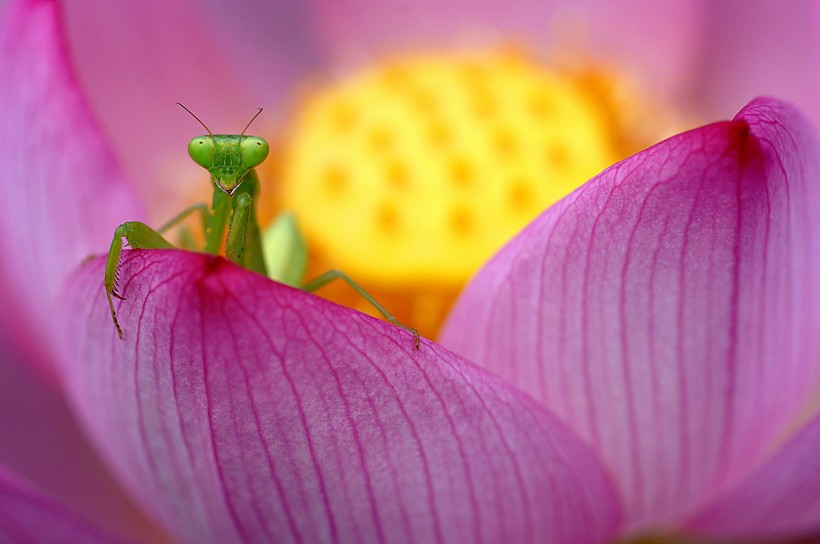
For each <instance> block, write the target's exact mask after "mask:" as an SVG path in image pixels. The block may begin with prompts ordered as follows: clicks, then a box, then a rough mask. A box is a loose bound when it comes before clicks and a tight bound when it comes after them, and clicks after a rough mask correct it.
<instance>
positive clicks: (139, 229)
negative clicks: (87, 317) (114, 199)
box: [103, 221, 174, 338]
mask: <svg viewBox="0 0 820 544" xmlns="http://www.w3.org/2000/svg"><path fill="white" fill-rule="evenodd" d="M123 238H125V239H126V240H127V242H128V245H129V246H130V247H132V248H134V249H170V248H173V247H174V246H173V244H171V242H169V241H168V240H166V239H165V238H163V237H162V235H161V234H160V233H158V232H157V231H155V230H154V229H152V228H151V227H149V226H148V225H146V224H145V223H140V222H139V221H129V222H128V223H123V224H122V225H120V226H119V227H117V229H116V230H115V231H114V239H113V240H111V248H110V249H109V250H108V261H107V262H106V264H105V278H104V279H103V284H104V285H105V294H106V295H107V296H108V306H109V308H111V318H112V319H113V320H114V326H115V327H116V328H117V334H119V336H120V338H122V337H123V332H122V328H121V327H120V323H119V321H117V312H115V311H114V301H113V299H112V298H111V297H115V298H118V299H120V300H125V298H124V297H123V296H121V295H120V294H119V293H118V292H117V279H118V270H119V264H120V254H121V253H122V246H123V244H122V239H123Z"/></svg>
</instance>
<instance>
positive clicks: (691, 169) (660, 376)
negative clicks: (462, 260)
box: [443, 100, 820, 527]
mask: <svg viewBox="0 0 820 544" xmlns="http://www.w3.org/2000/svg"><path fill="white" fill-rule="evenodd" d="M818 158H820V153H819V152H818V147H817V144H816V142H815V140H814V139H813V135H812V134H811V131H810V129H809V128H808V126H807V123H806V121H805V119H803V118H802V117H801V116H800V115H799V114H798V113H797V112H796V111H795V110H793V109H792V108H791V107H789V106H787V105H784V104H783V103H780V102H777V101H773V100H758V101H755V102H753V103H752V104H750V105H749V106H747V107H746V108H745V109H744V110H743V111H742V112H741V113H740V114H738V116H737V117H736V118H735V120H734V121H731V122H723V123H717V124H714V125H709V126H707V127H704V128H701V129H698V130H695V131H692V132H689V133H686V134H682V135H680V136H676V137H674V138H671V139H670V140H667V141H665V142H663V143H661V144H658V145H656V146H654V147H652V148H650V149H648V150H646V151H643V152H641V153H639V154H638V155H635V156H634V157H631V158H629V159H627V160H625V161H623V162H621V163H619V164H617V165H615V166H613V167H611V168H610V169H608V170H606V171H605V172H604V173H602V174H601V175H599V176H598V177H597V178H594V179H593V180H592V181H590V182H589V183H588V184H587V185H585V186H584V187H582V188H581V189H579V190H578V191H576V192H575V193H574V194H572V195H571V196H570V197H568V198H566V199H565V200H564V201H562V202H560V203H559V204H558V205H556V206H555V207H553V208H551V209H549V210H548V211H547V212H545V213H544V214H543V215H542V216H541V217H539V218H538V219H537V220H536V221H535V222H534V223H533V224H532V225H530V226H529V227H528V228H527V229H526V230H525V231H524V232H523V233H522V234H521V235H520V236H519V237H518V238H516V239H515V240H514V241H513V242H512V243H511V244H509V245H508V246H507V247H506V248H505V249H504V250H502V251H501V252H500V253H499V254H498V255H497V256H496V257H495V258H494V259H493V260H492V261H491V263H490V264H489V265H488V266H487V267H486V268H485V269H484V270H483V271H482V272H480V273H479V274H478V276H477V277H476V278H475V279H474V280H473V282H472V283H471V285H470V286H469V288H468V289H467V291H466V293H465V294H464V296H463V298H462V299H461V301H460V303H459V304H458V306H457V308H456V309H455V310H454V312H453V314H452V318H451V320H450V322H449V324H448V325H447V328H446V330H445V331H444V333H443V343H444V345H446V346H448V347H450V348H451V349H453V350H454V351H456V352H458V353H460V354H462V355H464V356H466V357H469V358H471V359H472V360H474V361H477V362H479V363H480V364H483V365H484V366H486V367H487V368H489V369H491V370H492V371H494V372H497V373H498V374H499V375H501V376H504V377H506V378H508V379H509V380H510V381H511V382H512V383H514V384H517V385H519V386H520V387H522V388H523V389H524V390H526V391H528V392H529V393H531V394H532V395H534V396H535V397H536V398H538V399H540V400H541V401H542V403H543V404H544V405H545V406H547V407H549V408H550V409H551V410H554V411H555V412H556V413H557V414H558V415H559V416H560V417H562V418H563V419H565V420H566V421H568V422H569V423H570V424H571V425H572V426H573V427H574V428H575V429H577V430H578V431H579V432H580V433H581V435H582V436H583V437H584V438H586V439H587V440H588V441H589V442H590V443H592V444H593V445H594V446H595V447H596V448H597V449H598V450H599V451H600V452H601V454H602V456H603V457H604V459H605V461H606V462H607V463H608V464H609V465H610V466H611V467H612V468H613V470H614V471H615V472H616V473H617V475H618V477H619V479H620V484H621V487H622V489H623V493H624V494H625V496H626V500H627V503H628V507H627V509H628V513H627V517H628V519H629V522H630V525H631V527H641V526H646V525H649V524H666V523H670V524H674V523H675V522H677V521H679V520H681V519H682V517H684V516H685V515H687V514H688V513H691V512H692V510H693V509H695V508H697V507H699V506H701V505H703V504H705V502H706V501H707V500H708V498H709V497H708V496H707V494H711V495H717V494H720V493H721V492H723V491H724V490H725V489H726V488H728V486H731V485H732V484H733V483H735V482H737V481H739V480H742V479H743V478H745V477H746V476H747V475H748V474H749V473H750V471H752V470H753V469H755V468H756V466H757V465H758V464H759V463H760V462H761V461H762V459H763V456H764V455H765V454H766V453H767V452H768V451H769V450H770V448H771V447H772V445H773V441H774V440H775V439H777V438H778V437H779V436H781V435H782V433H783V431H784V428H785V426H786V425H788V424H790V423H791V422H792V420H793V418H795V414H796V413H797V412H798V411H799V410H800V409H801V408H802V407H803V405H804V404H805V403H806V402H807V400H808V398H809V397H810V395H811V394H812V392H813V391H816V384H817V383H818V382H817V380H818V375H819V374H820V365H818V364H817V359H816V356H817V353H818V352H820V335H818V334H817V330H818V327H820V304H818V300H820V292H818V288H820V285H819V284H818V274H817V270H818V269H820V228H818V223H817V221H818V218H820V183H818V180H820V168H818Z"/></svg>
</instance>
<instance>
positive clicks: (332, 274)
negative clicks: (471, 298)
mask: <svg viewBox="0 0 820 544" xmlns="http://www.w3.org/2000/svg"><path fill="white" fill-rule="evenodd" d="M336 280H342V281H343V282H345V283H346V284H348V285H349V286H350V287H351V288H352V289H353V290H354V291H356V292H357V293H358V294H359V296H361V297H362V298H363V299H365V300H366V301H367V302H369V303H370V304H371V305H372V306H373V307H374V308H376V310H378V312H379V313H380V314H382V315H383V316H384V318H385V319H386V320H387V321H389V322H390V323H392V324H393V325H395V326H397V327H399V328H401V329H404V330H406V331H407V332H409V333H410V334H412V335H413V347H414V348H415V349H419V341H420V339H419V332H418V331H417V330H416V329H414V328H413V327H407V326H405V325H402V324H401V323H400V322H399V320H398V319H396V318H395V317H394V316H393V314H391V313H390V312H388V311H387V308H385V307H384V306H382V305H381V304H379V302H378V301H377V300H376V299H375V298H373V295H371V294H370V293H368V292H367V291H365V290H364V288H363V287H362V286H361V285H359V284H358V283H356V282H355V281H353V280H352V279H351V278H350V276H348V275H347V274H345V273H344V272H342V271H341V270H328V271H327V272H325V273H324V274H320V275H319V276H317V277H315V278H313V279H312V280H310V281H308V282H306V283H304V284H302V290H304V291H307V292H309V293H312V292H314V291H316V290H318V289H321V288H322V287H324V286H325V285H327V284H328V283H330V282H332V281H336Z"/></svg>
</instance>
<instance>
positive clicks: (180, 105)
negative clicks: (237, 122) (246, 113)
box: [177, 102, 262, 136]
mask: <svg viewBox="0 0 820 544" xmlns="http://www.w3.org/2000/svg"><path fill="white" fill-rule="evenodd" d="M177 105H178V106H179V107H180V108H182V109H183V110H185V111H187V112H188V113H190V114H191V117H193V118H194V119H196V120H197V121H199V124H200V125H202V126H203V127H205V130H207V131H208V134H210V135H211V136H213V135H214V133H213V132H211V129H209V128H208V125H206V124H205V123H203V122H202V119H200V118H199V117H197V116H196V115H194V112H192V111H191V110H189V109H188V108H186V107H185V106H183V105H182V102H177ZM261 112H262V108H259V111H258V112H257V113H256V115H259V114H260V113H261ZM256 115H254V116H253V119H256ZM253 119H251V121H253ZM248 126H250V123H248ZM245 128H246V129H247V128H248V127H245ZM242 133H243V134H244V133H245V131H244V130H243V131H242Z"/></svg>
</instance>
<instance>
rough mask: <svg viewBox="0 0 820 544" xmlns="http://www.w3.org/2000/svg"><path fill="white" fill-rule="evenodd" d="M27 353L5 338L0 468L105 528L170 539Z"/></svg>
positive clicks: (0, 351) (0, 362) (0, 350)
mask: <svg viewBox="0 0 820 544" xmlns="http://www.w3.org/2000/svg"><path fill="white" fill-rule="evenodd" d="M24 357H25V355H23V354H18V353H13V352H11V351H9V350H8V349H7V343H6V342H3V341H2V340H0V467H5V468H6V469H8V470H9V471H12V472H14V473H15V474H19V475H20V476H21V477H23V478H25V479H26V480H27V481H28V482H29V483H30V484H31V485H33V486H36V487H37V488H38V489H40V490H41V491H42V492H44V493H46V494H48V495H49V496H50V497H52V498H53V499H55V500H57V501H59V502H61V503H63V504H66V505H70V507H71V510H72V511H73V512H75V513H76V514H78V515H81V516H83V517H85V518H87V519H89V520H93V521H94V522H95V523H97V524H99V526H100V527H101V528H108V529H110V530H112V531H116V532H117V533H118V534H121V535H123V536H131V537H132V538H135V539H137V540H138V541H140V542H151V543H153V544H156V543H160V542H166V541H167V536H165V535H162V534H161V533H160V531H159V530H158V529H157V528H156V526H155V525H153V524H152V522H151V521H149V520H147V519H146V518H145V516H144V514H141V513H140V511H139V509H138V508H137V507H136V506H135V505H134V504H133V502H132V501H131V500H130V499H129V498H128V497H127V496H126V495H125V491H124V490H123V489H122V488H121V487H120V486H119V484H118V483H116V482H115V481H114V478H113V477H112V475H111V474H110V472H108V470H107V469H106V468H105V467H104V466H103V463H102V460H101V459H100V457H99V455H97V453H96V452H95V451H94V450H93V448H92V447H91V445H90V444H89V442H88V439H87V438H86V436H85V435H84V433H83V431H82V430H81V429H80V428H79V425H78V423H77V421H76V420H75V419H74V418H73V416H72V413H71V409H70V407H69V406H68V404H67V403H66V401H65V399H63V398H62V397H61V395H60V394H59V392H58V391H56V387H55V384H53V383H44V380H42V379H41V377H40V376H37V375H36V374H35V373H34V372H30V370H31V369H30V368H27V365H25V364H24V361H25V359H24ZM1 514H2V512H0V515H1ZM0 542H6V541H4V540H3V539H2V538H1V537H0Z"/></svg>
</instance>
